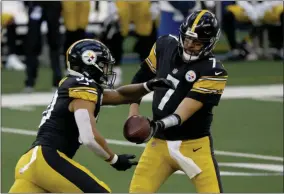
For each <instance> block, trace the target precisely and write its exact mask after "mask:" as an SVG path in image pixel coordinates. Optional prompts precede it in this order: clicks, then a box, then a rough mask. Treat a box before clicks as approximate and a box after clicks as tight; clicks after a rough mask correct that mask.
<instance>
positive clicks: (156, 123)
mask: <svg viewBox="0 0 284 194" xmlns="http://www.w3.org/2000/svg"><path fill="white" fill-rule="evenodd" d="M147 120H148V122H149V123H150V127H151V134H150V135H149V137H148V138H147V139H145V140H144V141H142V142H138V143H136V144H142V143H146V142H148V141H149V140H150V139H151V138H152V137H153V136H154V135H155V133H156V132H157V131H158V130H160V129H163V128H164V123H163V122H161V121H153V120H151V119H150V118H147Z"/></svg>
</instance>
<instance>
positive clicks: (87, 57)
mask: <svg viewBox="0 0 284 194" xmlns="http://www.w3.org/2000/svg"><path fill="white" fill-rule="evenodd" d="M82 61H83V62H84V63H85V64H86V65H94V64H95V63H96V61H97V54H96V53H95V52H94V51H91V50H86V51H84V52H83V53H82Z"/></svg>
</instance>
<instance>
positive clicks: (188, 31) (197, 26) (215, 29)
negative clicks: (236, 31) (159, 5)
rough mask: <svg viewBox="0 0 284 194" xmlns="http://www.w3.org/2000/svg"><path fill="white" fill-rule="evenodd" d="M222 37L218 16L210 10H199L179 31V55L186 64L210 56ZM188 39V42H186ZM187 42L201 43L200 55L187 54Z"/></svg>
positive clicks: (188, 18)
mask: <svg viewBox="0 0 284 194" xmlns="http://www.w3.org/2000/svg"><path fill="white" fill-rule="evenodd" d="M219 37H220V27H219V23H218V21H217V18H216V16H215V15H214V14H213V13H211V12H210V11H208V10H198V11H194V12H193V13H192V14H190V15H189V16H188V17H187V18H186V19H185V20H184V22H183V23H182V24H181V26H180V29H179V53H180V55H181V57H182V58H183V60H184V61H185V62H190V61H194V60H197V59H200V58H202V57H204V56H206V55H208V54H209V53H210V52H211V51H212V50H213V48H214V46H215V44H216V43H217V41H218V40H219ZM186 39H187V40H186ZM185 41H193V42H194V41H197V42H201V43H202V44H203V46H202V47H201V50H200V51H199V53H190V54H189V53H188V52H185V49H184V42H185Z"/></svg>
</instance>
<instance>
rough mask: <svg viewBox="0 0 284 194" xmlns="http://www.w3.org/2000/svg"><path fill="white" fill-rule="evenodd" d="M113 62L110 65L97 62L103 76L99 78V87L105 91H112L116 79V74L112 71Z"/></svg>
mask: <svg viewBox="0 0 284 194" xmlns="http://www.w3.org/2000/svg"><path fill="white" fill-rule="evenodd" d="M114 63H115V62H114V61H113V62H110V63H102V62H99V66H100V67H101V68H102V70H103V75H102V77H101V78H100V81H101V85H102V86H103V87H104V88H106V89H112V88H113V86H114V82H115V79H116V73H115V72H114V71H113V65H114Z"/></svg>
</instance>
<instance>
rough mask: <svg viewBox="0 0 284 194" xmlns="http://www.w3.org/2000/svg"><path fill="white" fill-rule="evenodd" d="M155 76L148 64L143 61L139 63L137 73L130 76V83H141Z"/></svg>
mask: <svg viewBox="0 0 284 194" xmlns="http://www.w3.org/2000/svg"><path fill="white" fill-rule="evenodd" d="M154 77H156V74H155V73H153V72H152V71H151V70H150V68H149V66H148V64H147V63H146V62H145V61H143V63H142V64H141V65H140V69H139V70H138V71H137V73H136V74H135V75H134V77H133V78H132V82H131V83H132V84H138V83H143V82H146V81H149V80H150V79H153V78H154Z"/></svg>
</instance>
